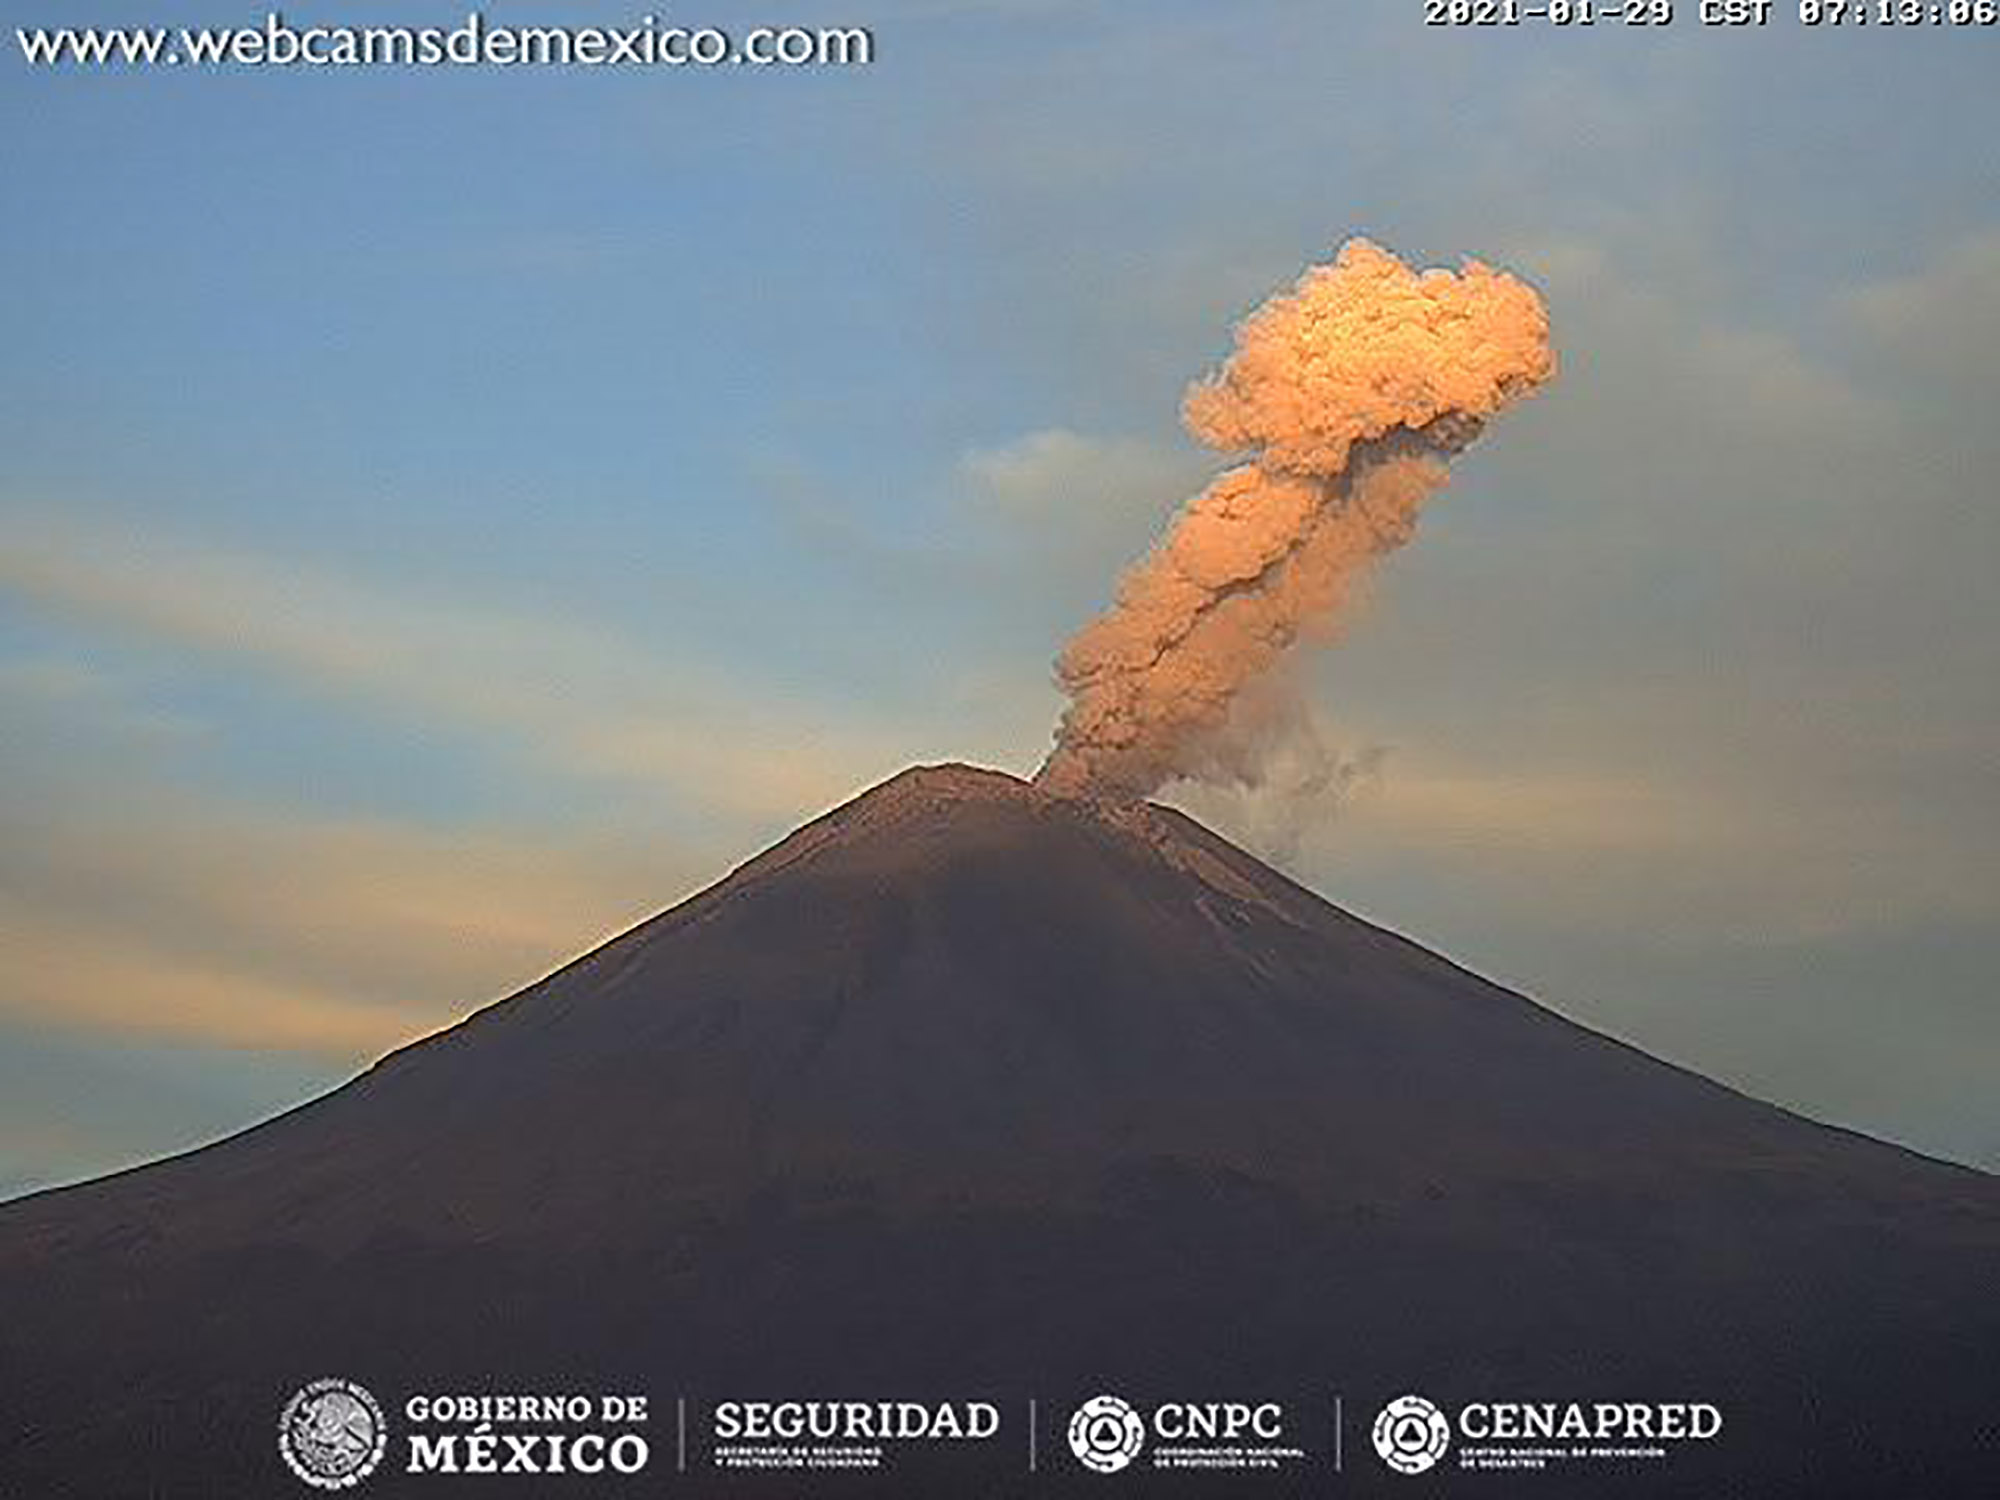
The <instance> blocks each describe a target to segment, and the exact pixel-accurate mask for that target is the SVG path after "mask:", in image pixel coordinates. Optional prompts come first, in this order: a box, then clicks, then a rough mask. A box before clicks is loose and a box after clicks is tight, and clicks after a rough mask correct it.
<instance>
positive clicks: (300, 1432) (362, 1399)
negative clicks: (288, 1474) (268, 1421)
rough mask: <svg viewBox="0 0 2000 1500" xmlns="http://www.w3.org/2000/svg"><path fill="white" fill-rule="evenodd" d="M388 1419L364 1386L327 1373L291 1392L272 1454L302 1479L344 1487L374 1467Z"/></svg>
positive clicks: (327, 1486) (384, 1444) (378, 1460)
mask: <svg viewBox="0 0 2000 1500" xmlns="http://www.w3.org/2000/svg"><path fill="white" fill-rule="evenodd" d="M388 1444H389V1424H388V1423H387V1422H386V1421H384V1420H383V1418H382V1408H381V1406H380V1405H379V1404H377V1402H376V1400H375V1398H374V1397H373V1396H371V1395H370V1394H369V1393H368V1391H367V1389H366V1388H365V1387H362V1386H358V1385H356V1384H355V1383H354V1382H353V1381H351V1380H340V1379H336V1378H334V1377H331V1376H329V1377H328V1378H326V1379H324V1380H315V1381H313V1382H312V1383H311V1384H310V1385H306V1386H302V1387H300V1388H299V1389H298V1390H296V1391H294V1392H293V1393H292V1399H291V1400H289V1401H287V1402H286V1403H285V1409H284V1411H283V1412H282V1413H280V1415H279V1417H278V1454H279V1456H280V1457H281V1458H283V1459H284V1461H285V1466H286V1467H287V1468H289V1469H290V1470H291V1471H292V1472H293V1473H294V1474H296V1475H298V1476H299V1478H301V1479H303V1480H304V1481H305V1482H306V1483H307V1484H309V1485H312V1486H314V1487H315V1488H317V1489H322V1490H344V1489H347V1488H348V1487H349V1486H351V1485H357V1484H359V1483H361V1481H362V1480H364V1479H366V1478H367V1477H368V1476H369V1475H370V1474H373V1473H374V1472H375V1466H376V1465H377V1464H379V1463H381V1462H382V1450H383V1449H384V1448H386V1447H387V1446H388Z"/></svg>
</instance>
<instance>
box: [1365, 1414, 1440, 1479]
mask: <svg viewBox="0 0 2000 1500" xmlns="http://www.w3.org/2000/svg"><path fill="white" fill-rule="evenodd" d="M1374 1436H1375V1451H1376V1452H1377V1453H1379V1454H1381V1455H1382V1462H1384V1463H1385V1464H1387V1465H1388V1466H1389V1467H1390V1468H1392V1469H1394V1470H1395V1471H1396V1472H1397V1473H1398V1474H1421V1473H1423V1472H1424V1470H1426V1469H1428V1468H1430V1467H1431V1465H1433V1464H1435V1463H1436V1462H1437V1461H1438V1460H1439V1459H1441V1458H1443V1457H1444V1452H1445V1449H1447V1448H1449V1447H1450V1446H1451V1423H1450V1422H1448V1421H1446V1420H1445V1415H1444V1413H1443V1412H1441V1411H1439V1410H1438V1409H1437V1408H1436V1407H1435V1406H1433V1405H1432V1404H1431V1403H1430V1402H1428V1401H1426V1400H1425V1399H1424V1398H1423V1397H1422V1396H1398V1397H1397V1398H1396V1399H1395V1400H1394V1401H1391V1402H1390V1403H1389V1404H1388V1405H1387V1406H1385V1407H1383V1408H1382V1410H1381V1413H1380V1414H1379V1415H1378V1416H1377V1417H1376V1418H1375V1433H1374Z"/></svg>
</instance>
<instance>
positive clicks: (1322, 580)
mask: <svg viewBox="0 0 2000 1500" xmlns="http://www.w3.org/2000/svg"><path fill="white" fill-rule="evenodd" d="M1555 363H1556V362H1555V354H1554V352H1553V351H1552V350H1551V349H1550V348H1549V339H1548V316H1547V314H1546V312H1545V311H1544V310H1543V307H1542V301H1541V298H1540V297H1538V296H1537V295H1536V294H1535V292H1534V290H1533V289H1532V288H1530V287H1528V286H1527V285H1526V284H1524V283H1522V282H1520V281H1517V280H1515V279H1514V278H1513V277H1512V276H1509V275H1507V274H1506V273H1505V272H1502V271H1496V270H1493V269H1492V268H1491V267H1488V266H1484V265H1481V264H1479V263H1478V262H1477V261H1469V262H1467V264H1466V266H1465V268H1464V270H1462V271H1459V272H1457V273H1453V272H1450V271H1442V270H1433V271H1425V272H1423V273H1422V274H1418V273H1417V272H1415V271H1412V270H1411V269H1410V268H1409V267H1407V266H1405V265H1404V264H1403V263H1402V262H1401V261H1399V260H1397V259H1396V257H1395V256H1393V255H1391V254H1390V253H1389V252H1388V251H1386V250H1383V249H1381V248H1379V247H1378V246H1376V245H1373V244H1370V243H1369V242H1368V241H1366V240H1358V239H1357V240H1350V241H1349V242H1348V243H1347V244H1346V245H1345V246H1343V247H1342V249H1341V251H1340V255H1339V258H1338V259H1337V260H1335V262H1334V263H1333V264H1332V265H1330V266H1315V267H1313V268H1312V269H1311V270H1309V271H1307V272H1306V273H1305V275H1304V276H1303V277H1301V278H1300V280H1299V283H1298V285H1297V286H1296V287H1294V288H1293V289H1292V290H1291V291H1290V292H1286V293H1281V294H1280V295H1278V296H1275V297H1273V298H1272V299H1271V300H1270V301H1268V302H1266V303H1265V304H1264V305H1263V306H1262V307H1260V308H1259V309H1257V311H1256V312H1255V313H1253V314H1251V316H1250V317H1249V318H1248V319H1247V320H1245V322H1244V323H1243V325H1242V327H1241V328H1240V329H1239V330H1238V334H1237V341H1236V349H1235V352H1234V353H1233V354H1231V355H1230V357H1229V360H1228V362H1227V363H1226V364H1224V365H1223V367H1222V369H1221V370H1220V371H1219V372H1217V373H1216V374H1215V375H1213V376H1211V377H1210V378H1208V379H1206V380H1202V381H1198V382H1197V383H1196V384H1194V385H1193V386H1191V387H1190V388H1189V390H1188V393H1187V397H1186V399H1185V401H1184V402H1183V406H1182V416H1183V419H1184V420H1185V421H1186V423H1187V426H1188V430H1189V431H1190V432H1192V433H1193V434H1194V435H1195V436H1196V437H1197V438H1199V439H1200V440H1201V441H1202V442H1204V443H1206V444H1208V445H1209V446H1210V447H1213V448H1219V449H1223V450H1226V451H1231V452H1248V453H1249V454H1250V455H1251V457H1250V461H1249V462H1247V463H1244V464H1242V465H1241V466H1239V467H1237V468H1233V469H1229V470H1227V471H1226V472H1224V473H1223V474H1221V475H1220V476H1218V477H1217V478H1216V480H1215V481H1214V482H1213V483H1212V484H1210V485H1209V486H1208V488H1207V489H1205V490H1203V491H1202V492H1201V494H1199V495H1197V496H1196V497H1195V498H1194V499H1193V500H1192V501H1190V502H1189V503H1188V504H1187V505H1186V506H1184V507H1183V508H1182V510H1181V512H1180V514H1179V515H1178V516H1176V517H1175V519H1174V522H1173V525H1172V527H1171V528H1170V529H1169V530H1168V532H1167V534H1166V536H1165V537H1164V538H1162V539H1161V540H1160V541H1159V542H1158V543H1156V544H1155V545H1154V547H1153V549H1152V551H1151V552H1150V553H1148V554H1147V556H1146V557H1145V558H1143V559H1142V560H1141V561H1140V562H1139V563H1138V564H1137V565H1136V566H1134V567H1133V568H1132V569H1131V570H1130V571H1129V572H1128V573H1127V574H1126V575H1125V577H1124V579H1123V581H1122V582H1121V583H1120V585H1119V589H1118V601H1117V603H1116V604H1115V605H1114V606H1113V607H1112V608H1111V609H1110V611H1109V612H1107V613H1106V614H1104V615H1102V616H1100V617H1099V618H1097V619H1096V620H1093V621H1092V622H1091V623H1090V624H1089V625H1087V626H1085V627H1084V628H1083V629H1082V630H1081V631H1079V632H1078V633H1077V634H1076V635H1075V636H1074V637H1073V638H1072V639H1071V640H1070V642H1069V644H1068V645H1067V646H1066V647H1065V648H1064V650H1063V653H1062V655H1061V657H1059V658H1058V659H1057V662H1056V675H1057V678H1058V679H1059V681H1060V682H1061V684H1062V686H1063V688H1064V690H1065V691H1066V692H1067V693H1068V694H1069V697H1070V700H1071V701H1070V706H1069V709H1068V711H1067V712H1066V713H1064V715H1063V719H1062V723H1061V725H1060V727H1059V728H1058V729H1057V731H1056V746H1055V749H1054V750H1053V751H1052V752H1051V753H1050V755H1049V758H1048V760H1047V761H1046V762H1045V763H1044V764H1043V766H1042V769H1041V771H1040V772H1039V773H1038V774H1037V776H1036V778H1035V779H1036V781H1037V782H1038V783H1039V784H1040V785H1042V786H1043V787H1045V788H1047V789H1048V790H1051V791H1054V792H1058V793H1061V794H1064V795H1070V796H1086V797H1100V798H1107V799H1114V800H1122V799H1128V798H1138V797H1144V796H1146V795H1148V794H1149V793H1151V792H1153V791H1154V790H1156V789H1157V788H1158V787H1160V786H1161V785H1163V784H1164V783H1166V782H1168V781H1171V780H1174V779H1176V778H1179V777H1191V776H1200V775H1202V774H1204V772H1205V771H1207V770H1210V769H1212V768H1214V767H1215V766H1216V765H1218V764H1221V763H1233V764H1235V765H1236V766H1237V767H1238V771H1237V775H1238V776H1239V777H1240V776H1241V770H1240V767H1241V764H1242V755H1241V752H1240V751H1231V750H1230V749H1229V748H1228V747H1227V745H1226V743H1225V742H1226V741H1227V740H1228V738H1229V736H1230V735H1231V733H1232V730H1233V729H1238V728H1240V727H1241V726H1240V725H1235V724H1233V723H1232V719H1233V718H1234V716H1235V710H1236V708H1237V705H1238V699H1239V695H1240V694H1241V693H1242V692H1243V690H1244V689H1245V688H1246V687H1248V686H1250V685H1252V684H1253V683H1258V682H1259V681H1260V680H1262V679H1264V678H1265V677H1266V675H1267V674H1268V673H1270V671H1271V669H1272V668H1273V667H1274V666H1275V665H1276V664H1277V662H1278V661H1279V659H1280V658H1281V657H1282V656H1283V655H1284V653H1285V652H1286V650H1287V649H1288V648H1289V647H1290V646H1291V645H1292V644H1293V642H1295V641H1297V640H1299V639H1300V638H1301V637H1302V636H1307V635H1324V634H1330V633H1331V631H1332V628H1333V625H1334V623H1335V622H1336V621H1337V619H1338V618H1339V614H1340V611H1341V608H1342V606H1343V604H1345V603H1346V602H1347V600H1348V599H1349V597H1350V595H1351V594H1352V593H1353V590H1354V587H1355V585H1356V583H1357V581H1358V580H1359V578H1360V577H1361V575H1362V574H1363V572H1364V571H1365V570H1366V568H1367V566H1368V564H1369V562H1370V560H1371V559H1373V558H1374V557H1375V556H1376V555H1378V554H1380V553H1383V552H1387V551H1389V550H1391V549H1392V548H1395V547H1400V546H1401V545H1402V544H1403V543H1404V542H1407V541H1408V540H1409V539H1410V537H1411V535H1412V534H1413V532H1414V529H1415V525H1416V519H1417V512H1418V511H1419V509H1421V508H1422V506H1423V503H1424V501H1425V500H1426V499H1427V498H1428V497H1429V496H1430V495H1431V494H1432V493H1433V492H1434V491H1436V490H1437V489H1438V488H1440V487H1441V486H1442V485H1443V484H1444V483H1445V481H1446V479H1447V477H1448V475H1447V472H1446V468H1445V460H1446V459H1448V458H1449V457H1451V456H1452V455H1453V454H1455V453H1457V452H1458V451H1459V450H1460V449H1462V448H1463V447H1465V445H1466V444H1467V443H1469V442H1471V441H1472V440H1473V439H1474V438H1475V437H1477V436H1478V435H1479V432H1480V430H1481V429H1482V428H1483V427H1484V425H1485V423H1486V420H1487V418H1489V417H1491V416H1492V415H1493V414H1494V413H1495V412H1498V411H1500V410H1501V409H1502V408H1503V407H1506V406H1508V405H1510V404H1511V403H1513V402H1515V401H1517V400H1519V399H1520V398H1521V397H1523V396H1526V395H1528V394H1530V393H1532V392H1533V391H1534V390H1535V389H1536V387H1538V386H1540V385H1541V384H1542V383H1543V382H1544V381H1546V380H1548V379H1549V378H1550V376H1552V375H1553V374H1554V373H1555Z"/></svg>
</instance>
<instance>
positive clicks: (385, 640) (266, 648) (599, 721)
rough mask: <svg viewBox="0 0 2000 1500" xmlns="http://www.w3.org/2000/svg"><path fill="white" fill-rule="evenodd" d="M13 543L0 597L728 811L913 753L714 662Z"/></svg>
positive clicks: (81, 535) (289, 572)
mask: <svg viewBox="0 0 2000 1500" xmlns="http://www.w3.org/2000/svg"><path fill="white" fill-rule="evenodd" d="M11 531H12V535H11V537H10V539H9V541H8V544H7V546H6V547H5V549H4V550H0V592H5V593H7V594H11V595H13V596H14V597H15V598H16V599H17V600H20V601H23V602H26V603H27V604H29V605H30V606H32V607H35V608H38V609H40V610H43V611H45V612H48V613H50V614H54V615H59V616H62V617H65V618H67V619H68V620H70V621H72V622H74V623H78V624H82V625H84V626H87V627H90V628H93V629H97V630H113V631H119V632H123V633H125V634H127V635H129V636H131V637H133V638H135V639H137V640H140V641H142V642H144V643H145V644H147V645H149V646H152V647H154V648H159V647H162V646H164V647H167V648H169V649H178V650H181V651H186V652H194V653H201V654H204V655H207V656H212V657H216V658H222V659H225V660H227V661H229V662H233V663H235V664H237V665H238V666H239V667H243V668H249V669H254V670H256V671H258V672H261V673H264V674H267V675H269V676H272V677H275V678H278V679H281V680H282V681H283V682H284V683H285V684H286V685H288V686H290V687H294V688H302V689H305V690H307V691H311V692H318V693H322V694H328V695H334V696H337V697H340V698H342V699H345V700H347V701H349V702H352V703H355V704H358V705H361V706H365V707H367V708H369V709H371V710H374V711H377V712H381V713H387V714H393V715H399V716H404V717H408V718H412V719H415V720H416V721H418V722H421V723H424V724H432V725H435V724H438V723H441V722H442V723H447V724H457V725H460V726H465V727H469V728H473V729H478V730H484V731H497V732H498V733H499V734H501V735H503V736H504V737H505V740H506V742H507V743H508V744H509V745H511V746H512V747H513V748H514V749H516V750H517V751H519V752H521V753H524V754H526V755H529V756H532V757H534V758H536V759H537V760H538V761H540V762H541V763H543V764H544V765H546V766H549V767H551V768H554V769H557V770H561V771H563V772H566V773H569V774H572V775H582V776H590V777H606V778H614V779H617V780H621V781H626V782H630V783H633V784H634V785H636V786H639V787H642V788H650V789H651V790H652V791H653V792H655V793H661V794H665V795H667V796H670V797H676V798H679V799H681V800H682V801H683V802H686V803H691V804H693V805H695V806H698V807H701V808H703V809H706V810H710V811H714V812H718V813H722V814H725V815H729V814H735V815H742V816H747V817H753V818H764V819H770V818H781V817H793V816H796V815H798V814H799V813H801V812H804V811H808V810H812V809H814V808H817V807H820V806H824V805H826V804H827V803H828V802H830V801H832V800H834V799H836V798H838V797H839V796H841V795H842V794H844V793H846V792H848V791H851V790H853V789H854V788H855V787H856V786H858V785H860V784H863V783H864V782H866V781H869V780H872V779H875V778H878V777H880V776H882V775H885V774H888V773H889V772H890V771H893V770H894V769H896V768H897V766H898V765H900V764H901V761H902V757H904V756H905V755H906V754H907V750H906V747H905V746H904V745H903V744H902V743H900V742H899V737H898V736H897V735H896V734H894V733H891V732H889V731H887V730H884V729H882V728H879V727H877V726H874V725H871V724H868V723H865V722H863V721H861V720H859V719H857V718H856V717H854V716H851V715H847V714H844V713H842V712H841V710H840V708H839V705H838V702H837V700H836V701H833V702H828V701H819V702H811V701H799V700H797V699H794V698H789V697H786V696H784V695H780V694H776V693H764V694H762V695H760V694H759V693H757V692H756V691H754V690H753V689H751V688H749V687H747V686H746V685H744V684H742V683H739V682H737V681H734V680H731V679H729V678H728V677H726V676H724V675H722V674H721V673H719V672H716V671H713V670H705V669H703V668H701V667H698V666H695V665H692V663H693V662H695V661H697V660H700V659H701V658H702V657H703V655H704V654H705V653H704V652H702V651H700V650H691V649H678V648H677V649H675V650H673V651H671V652H666V651H654V650H648V649H645V648H644V647H642V646H640V645H638V644H636V643H634V642H632V641H631V640H629V639H626V638H624V637H622V636H620V635H618V634H616V633H615V632H612V631H609V630H603V629H597V628H592V627H590V626H588V625H584V624H580V623H576V622H574V621H570V620H562V619H549V618H543V617H532V616H528V615H521V614H509V613H506V612H503V611H497V610H494V609H492V608H490V607H488V606H484V605H479V604H457V603H451V602H443V601H437V600H430V599H425V600H418V599H415V598H412V597H408V596H407V595H405V594H399V593H396V592H393V591H387V590H383V589H380V588H378V587H372V586H369V585H366V584H362V583H358V582H356V581H354V580H351V579H348V578H344V577H341V576H339V575H336V574H334V573H331V572H329V571H327V570H324V569H318V568H313V567H309V566H303V565H299V564H295V563H290V562H286V561H284V560H281V559H275V558H268V557H259V556H256V555H253V554H248V553H242V552H235V551H230V550H226V549H219V548H209V547H201V546H196V545H193V544H190V543H186V542H182V541H178V540H172V539H168V540H161V539H159V538H154V537H142V536H140V535H139V534H137V533H136V532H133V531H128V530H124V529H112V528H108V527H104V526H93V525H88V524H85V523H82V522H78V521H74V520H69V519H66V518H60V517H55V516H51V515H40V516H36V517H34V518H33V519H32V521H30V520H29V519H28V518H21V519H20V520H19V521H18V522H17V523H16V524H14V525H13V526H12V527H11ZM678 644H679V646H680V647H685V646H687V645H689V644H690V643H686V642H682V643H678ZM696 644H698V643H696Z"/></svg>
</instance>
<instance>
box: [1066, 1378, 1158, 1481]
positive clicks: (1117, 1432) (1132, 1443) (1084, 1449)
mask: <svg viewBox="0 0 2000 1500" xmlns="http://www.w3.org/2000/svg"><path fill="white" fill-rule="evenodd" d="M1145 1446H1146V1424H1145V1423H1144V1422H1142V1421H1140V1420H1139V1414H1138V1413H1137V1412H1136V1411H1134V1410H1132V1408H1131V1407H1129V1406H1127V1405H1126V1404H1125V1403H1124V1402H1123V1401H1120V1400H1119V1399H1118V1398H1117V1397H1116V1396H1092V1397H1091V1398H1090V1399H1089V1400H1088V1401H1086V1402H1084V1403H1083V1405H1081V1406H1079V1407H1078V1408H1077V1409H1076V1415H1075V1416H1073V1417H1071V1418H1070V1419H1069V1451H1070V1452H1072V1453H1074V1454H1075V1455H1076V1458H1077V1462H1078V1463H1080V1464H1082V1465H1083V1466H1084V1467H1085V1468H1086V1469H1095V1470H1096V1471H1097V1472H1098V1473H1100V1474H1116V1473H1117V1472H1118V1471H1119V1470H1120V1469H1122V1468H1124V1467H1125V1466H1126V1465H1127V1464H1129V1463H1130V1462H1132V1460H1133V1459H1135V1458H1137V1457H1138V1456H1139V1450H1140V1449H1141V1448H1143V1447H1145Z"/></svg>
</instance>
